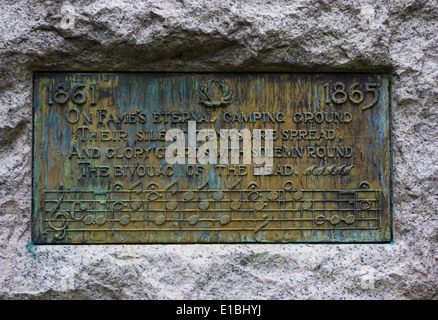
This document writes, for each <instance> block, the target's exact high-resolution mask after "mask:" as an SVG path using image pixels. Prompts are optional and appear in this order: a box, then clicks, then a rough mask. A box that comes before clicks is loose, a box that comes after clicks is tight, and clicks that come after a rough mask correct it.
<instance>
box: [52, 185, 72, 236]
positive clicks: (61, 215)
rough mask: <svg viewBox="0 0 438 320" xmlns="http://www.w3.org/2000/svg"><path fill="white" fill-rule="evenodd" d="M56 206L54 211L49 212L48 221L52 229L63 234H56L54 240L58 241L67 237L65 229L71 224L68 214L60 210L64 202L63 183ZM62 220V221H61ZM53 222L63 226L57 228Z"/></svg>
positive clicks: (57, 196) (57, 193)
mask: <svg viewBox="0 0 438 320" xmlns="http://www.w3.org/2000/svg"><path fill="white" fill-rule="evenodd" d="M56 199H57V201H56V204H55V205H54V206H53V207H52V209H51V210H50V212H49V219H50V220H49V221H48V225H49V227H50V228H51V229H53V230H55V231H61V234H60V235H58V234H55V235H54V238H55V239H56V240H61V239H63V238H64V237H65V229H66V228H67V226H68V223H69V217H68V214H67V212H65V211H62V210H59V208H60V206H61V203H62V201H63V200H64V186H63V185H62V183H61V184H60V185H59V188H58V190H57V192H56ZM59 218H61V219H59ZM52 221H60V222H61V225H60V226H56V225H54V224H53V223H52Z"/></svg>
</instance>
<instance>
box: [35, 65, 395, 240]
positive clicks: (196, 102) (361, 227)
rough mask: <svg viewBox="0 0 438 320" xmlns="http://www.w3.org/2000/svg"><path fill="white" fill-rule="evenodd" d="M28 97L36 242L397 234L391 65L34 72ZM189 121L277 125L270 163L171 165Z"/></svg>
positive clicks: (213, 124) (361, 237) (225, 125)
mask: <svg viewBox="0 0 438 320" xmlns="http://www.w3.org/2000/svg"><path fill="white" fill-rule="evenodd" d="M33 108H34V162H33V219H32V221H33V226H32V230H33V241H34V242H35V243H39V244H45V243H47V244H52V243H72V244H75V243H233V242H234V243H241V242H387V241H390V240H391V174H390V172H391V160H390V159H391V158H390V151H391V150H390V116H389V77H388V75H385V74H190V73H35V74H34V93H33ZM188 121H196V126H197V129H198V130H200V129H203V128H210V129H214V130H216V131H218V132H219V130H220V129H232V128H236V129H243V128H248V129H250V130H252V129H255V128H258V129H274V130H275V133H274V158H273V161H274V170H273V172H272V174H271V175H268V176H263V175H262V176H256V175H254V164H247V165H244V164H242V162H240V164H235V165H223V164H199V163H196V164H187V162H186V164H173V165H170V164H168V163H166V161H165V159H164V152H165V148H166V147H167V146H168V145H169V144H170V142H167V141H164V137H165V133H166V130H169V129H172V128H180V129H183V130H187V127H188ZM200 144H201V142H199V143H198V147H199V145H200Z"/></svg>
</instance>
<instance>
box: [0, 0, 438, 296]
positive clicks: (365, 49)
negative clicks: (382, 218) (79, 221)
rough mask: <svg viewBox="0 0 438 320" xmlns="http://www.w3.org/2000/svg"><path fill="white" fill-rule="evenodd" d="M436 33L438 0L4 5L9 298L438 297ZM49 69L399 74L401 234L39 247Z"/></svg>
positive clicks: (4, 261)
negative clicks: (340, 240)
mask: <svg viewBox="0 0 438 320" xmlns="http://www.w3.org/2000/svg"><path fill="white" fill-rule="evenodd" d="M66 5H70V7H67V8H66ZM63 6H64V8H63ZM69 8H70V12H71V8H73V9H74V12H73V13H72V14H73V20H70V21H69V23H70V24H68V23H67V22H66V21H65V19H64V20H63V18H64V17H65V16H66V14H68V13H66V12H67V11H68V10H67V9H69ZM66 10H67V11H66ZM72 22H73V23H74V27H73V28H72V29H66V28H65V27H66V26H70V25H71V24H72ZM437 31H438V4H437V1H436V0H430V1H425V0H386V1H381V0H379V1H374V0H370V1H366V0H364V1H353V0H345V1H332V0H298V1H286V0H284V1H264V0H246V1H242V0H241V1H238V0H237V1H227V0H221V1H203V0H194V1H187V0H179V1H172V0H163V1H157V0H155V1H137V0H130V1H120V0H97V1H85V0H83V1H72V2H71V3H67V2H61V1H53V0H51V1H43V0H38V1H37V0H35V1H26V0H21V1H17V0H3V1H1V2H0V159H1V161H0V268H1V272H0V299H66V298H67V299H131V298H133V299H437V297H438V295H437V293H438V290H437V289H438V288H437V287H438V274H437V272H438V263H437V258H438V249H437V248H438V246H437V242H438V219H437V214H438V209H437V208H438V191H437V190H438V188H437V179H438V165H437V160H436V159H438V140H437V136H438V32H437ZM37 70H63V71H67V70H68V71H90V70H98V71H128V70H132V71H264V72H267V71H286V72H294V71H310V72H320V71H332V72H349V71H354V72H359V71H364V72H369V71H379V72H390V73H391V74H392V87H391V90H392V121H393V126H392V128H393V129H392V139H393V196H394V200H393V201H394V210H393V212H394V223H393V224H394V226H393V228H394V243H392V244H368V245H363V244H358V245H297V244H291V245H167V246H165V245H144V246H137V245H123V246H105V245H97V246H96V245H93V246H34V245H32V243H31V232H30V217H31V165H32V157H31V148H32V121H31V115H32V101H31V92H32V72H33V71H37Z"/></svg>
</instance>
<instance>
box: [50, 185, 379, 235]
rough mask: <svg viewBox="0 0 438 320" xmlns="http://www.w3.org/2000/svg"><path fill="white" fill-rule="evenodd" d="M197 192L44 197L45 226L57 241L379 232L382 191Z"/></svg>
mask: <svg viewBox="0 0 438 320" xmlns="http://www.w3.org/2000/svg"><path fill="white" fill-rule="evenodd" d="M238 185H241V181H239V180H236V181H235V182H233V183H232V184H230V186H229V187H228V188H227V189H210V188H209V184H208V180H207V181H205V182H204V183H203V184H201V185H200V186H199V187H198V188H195V189H182V188H180V187H179V184H178V181H177V180H175V181H173V182H172V183H170V184H168V185H167V186H164V187H163V188H160V187H159V186H158V185H157V184H155V183H150V184H149V185H148V186H147V187H143V186H142V184H141V183H136V184H134V185H133V186H131V187H127V188H123V186H121V185H120V184H118V185H115V186H114V187H113V189H112V190H104V191H102V190H99V191H90V190H67V189H65V188H64V187H63V186H62V185H61V186H60V188H59V189H58V190H44V200H43V208H44V223H45V227H46V231H47V232H53V233H55V234H56V238H57V239H62V238H63V237H65V235H66V232H79V231H80V232H83V231H93V232H95V231H111V232H116V231H123V230H124V231H139V232H152V231H153V232H160V231H175V232H181V231H184V232H203V231H207V232H209V231H242V232H250V233H253V234H257V233H260V232H263V231H272V230H276V231H279V232H288V231H327V230H373V229H378V228H379V227H380V216H381V210H382V208H381V193H382V192H381V190H380V189H360V188H358V189H353V190H305V189H300V190H296V189H294V188H293V183H292V182H290V181H286V182H285V183H284V185H283V188H281V189H278V190H265V189H260V188H259V186H258V185H257V183H255V182H252V183H250V184H249V185H248V186H247V187H246V188H245V189H242V188H241V187H240V188H236V187H237V186H238Z"/></svg>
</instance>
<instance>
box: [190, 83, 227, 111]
mask: <svg viewBox="0 0 438 320" xmlns="http://www.w3.org/2000/svg"><path fill="white" fill-rule="evenodd" d="M198 93H199V103H202V104H203V105H205V106H206V107H213V108H216V107H224V106H227V105H229V104H230V103H231V96H232V95H233V93H234V91H231V90H230V86H229V85H227V84H226V83H225V82H224V81H222V80H218V79H211V80H207V79H203V80H202V82H201V83H200V84H199V87H198Z"/></svg>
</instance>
